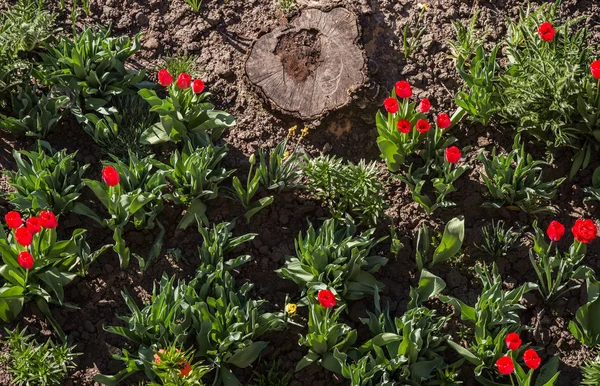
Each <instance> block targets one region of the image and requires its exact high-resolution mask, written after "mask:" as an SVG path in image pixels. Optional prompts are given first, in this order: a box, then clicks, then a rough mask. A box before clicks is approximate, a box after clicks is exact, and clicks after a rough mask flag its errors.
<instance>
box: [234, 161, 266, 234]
mask: <svg viewBox="0 0 600 386" xmlns="http://www.w3.org/2000/svg"><path fill="white" fill-rule="evenodd" d="M249 161H250V171H249V172H248V176H247V177H246V187H244V186H243V185H242V182H241V181H240V179H239V178H238V177H237V176H234V177H233V181H232V185H233V188H232V189H230V192H231V196H232V197H233V198H234V199H237V200H238V201H239V202H241V203H242V205H243V206H244V209H246V214H245V215H244V216H245V217H246V222H247V223H250V218H251V217H252V216H254V215H255V214H256V213H258V212H259V211H261V210H262V209H264V208H266V207H267V206H269V205H271V204H272V203H273V196H267V197H263V198H260V199H258V200H256V201H254V202H252V199H253V198H254V196H255V195H256V193H257V192H258V188H259V186H260V178H261V173H260V165H259V168H257V169H254V165H255V164H256V156H255V155H254V154H252V155H251V156H250V159H249Z"/></svg>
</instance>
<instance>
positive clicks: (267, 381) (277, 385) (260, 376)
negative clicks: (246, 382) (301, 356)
mask: <svg viewBox="0 0 600 386" xmlns="http://www.w3.org/2000/svg"><path fill="white" fill-rule="evenodd" d="M262 367H263V370H262V371H260V372H259V371H255V372H254V376H253V377H252V383H251V384H250V386H289V385H290V384H291V383H292V375H291V374H290V373H286V372H283V371H282V370H281V368H280V365H279V361H273V362H264V363H262Z"/></svg>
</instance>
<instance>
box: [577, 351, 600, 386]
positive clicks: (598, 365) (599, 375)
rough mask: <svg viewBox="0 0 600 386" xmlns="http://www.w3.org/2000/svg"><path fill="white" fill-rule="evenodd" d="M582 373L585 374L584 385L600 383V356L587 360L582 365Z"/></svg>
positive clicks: (592, 385) (582, 382)
mask: <svg viewBox="0 0 600 386" xmlns="http://www.w3.org/2000/svg"><path fill="white" fill-rule="evenodd" d="M581 374H582V375H583V380H582V381H581V384H582V385H586V386H596V385H599V384H600V356H597V357H596V359H594V360H591V361H587V362H586V363H585V364H584V365H583V366H581Z"/></svg>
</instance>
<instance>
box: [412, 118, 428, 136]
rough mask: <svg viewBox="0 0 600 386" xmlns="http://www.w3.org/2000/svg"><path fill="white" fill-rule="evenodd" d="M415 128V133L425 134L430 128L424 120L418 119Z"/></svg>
mask: <svg viewBox="0 0 600 386" xmlns="http://www.w3.org/2000/svg"><path fill="white" fill-rule="evenodd" d="M415 127H416V128H417V131H418V132H419V133H426V132H428V131H429V128H430V127H431V126H430V125H429V122H427V121H426V120H425V119H419V120H418V121H417V124H416V125H415Z"/></svg>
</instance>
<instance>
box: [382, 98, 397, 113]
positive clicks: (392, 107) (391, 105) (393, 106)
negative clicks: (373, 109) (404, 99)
mask: <svg viewBox="0 0 600 386" xmlns="http://www.w3.org/2000/svg"><path fill="white" fill-rule="evenodd" d="M383 107H385V111H387V112H388V113H390V114H396V113H397V112H398V101H397V100H396V98H386V100H384V101H383Z"/></svg>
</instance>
